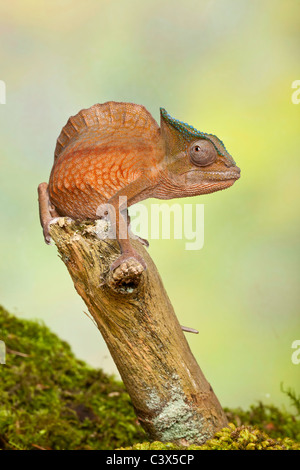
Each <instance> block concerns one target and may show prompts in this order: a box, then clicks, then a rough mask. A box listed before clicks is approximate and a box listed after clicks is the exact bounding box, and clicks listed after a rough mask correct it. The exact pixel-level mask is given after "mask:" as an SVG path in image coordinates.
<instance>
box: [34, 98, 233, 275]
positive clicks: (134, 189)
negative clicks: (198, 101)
mask: <svg viewBox="0 0 300 470" xmlns="http://www.w3.org/2000/svg"><path fill="white" fill-rule="evenodd" d="M160 111H161V127H159V126H158V124H157V122H156V121H155V120H154V119H153V117H152V116H151V114H150V113H149V112H148V111H147V110H146V108H145V107H144V106H141V105H137V104H134V103H117V102H114V101H109V102H108V103H104V104H95V105H94V106H92V107H91V108H89V109H83V110H81V111H80V112H79V113H78V114H76V116H73V117H70V119H69V120H68V122H67V124H66V125H65V127H63V129H62V131H61V134H60V136H59V137H58V139H57V144H56V149H55V156H54V164H53V168H52V171H51V175H50V180H49V184H47V183H41V184H40V185H39V187H38V194H39V208H40V220H41V225H42V227H43V233H44V237H45V241H46V243H50V234H49V224H50V222H51V221H52V220H53V218H55V217H63V216H68V217H71V218H73V219H76V220H96V219H99V218H101V217H102V216H103V215H104V214H102V209H101V207H102V205H103V204H107V203H108V204H110V205H111V207H113V208H114V209H115V226H116V235H117V239H118V242H119V245H120V248H121V255H120V257H119V258H118V259H117V260H116V261H115V262H114V263H113V264H112V266H111V269H112V270H113V269H115V268H116V267H118V266H119V265H120V264H121V263H122V262H123V261H126V260H127V259H128V258H132V257H134V258H136V259H137V260H138V261H139V262H140V263H141V264H142V265H143V266H144V267H145V268H146V265H145V262H144V260H143V259H142V258H141V256H140V255H139V254H138V253H137V252H136V251H135V250H134V248H133V247H132V245H131V243H130V239H129V237H128V231H127V225H126V235H127V236H126V237H124V234H123V235H122V237H120V234H119V227H120V225H121V222H122V220H121V218H122V217H123V215H122V211H123V214H124V211H127V207H129V206H131V205H132V204H135V203H137V202H139V201H142V200H144V199H147V198H158V199H173V198H179V197H187V196H196V195H199V194H207V193H212V192H214V191H219V190H221V189H226V188H229V187H230V186H232V184H233V183H234V182H235V181H236V180H237V179H238V178H239V177H240V169H239V168H238V167H237V166H236V164H235V161H234V160H233V158H232V157H231V156H230V155H229V153H228V152H227V150H226V148H225V146H224V144H223V142H222V141H221V140H220V139H218V137H216V136H214V135H212V134H206V133H204V132H200V131H197V130H196V129H194V128H193V127H192V126H189V125H188V124H186V123H183V122H180V121H178V120H176V119H174V118H172V117H171V116H170V115H169V114H168V113H167V112H166V111H165V109H163V108H161V110H160ZM121 196H126V198H127V199H126V198H122V199H121V200H122V201H123V200H124V199H126V201H127V205H126V204H124V203H123V202H122V204H123V205H122V204H121V205H120V203H119V198H120V197H121ZM123 225H124V220H123Z"/></svg>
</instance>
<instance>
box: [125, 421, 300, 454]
mask: <svg viewBox="0 0 300 470" xmlns="http://www.w3.org/2000/svg"><path fill="white" fill-rule="evenodd" d="M152 449H159V450H170V449H171V450H300V444H299V443H296V442H294V441H292V440H291V439H289V438H284V439H281V438H278V439H271V438H270V437H269V436H268V435H267V434H266V433H264V432H262V431H260V430H259V429H256V428H253V427H251V426H239V427H236V426H235V425H234V424H233V423H230V424H229V427H228V428H223V429H222V430H221V431H219V432H217V433H216V434H215V436H214V438H213V439H210V440H208V441H206V443H205V444H203V445H201V446H197V445H191V446H188V447H182V446H176V445H175V444H172V443H170V442H168V443H162V442H152V443H150V442H143V443H142V444H135V445H133V446H131V447H126V448H122V450H152Z"/></svg>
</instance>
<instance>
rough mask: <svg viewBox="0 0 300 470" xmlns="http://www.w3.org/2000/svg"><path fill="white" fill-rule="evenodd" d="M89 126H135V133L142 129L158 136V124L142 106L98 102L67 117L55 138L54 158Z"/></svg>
mask: <svg viewBox="0 0 300 470" xmlns="http://www.w3.org/2000/svg"><path fill="white" fill-rule="evenodd" d="M146 126H147V130H146ZM90 127H96V128H97V127H98V128H99V129H101V128H105V127H111V128H112V129H115V128H122V127H123V128H124V129H125V128H127V129H131V130H133V129H135V128H136V132H137V133H138V132H141V133H142V130H143V129H144V132H149V133H150V134H153V137H154V138H158V136H159V126H158V124H157V122H156V121H155V119H154V118H153V117H152V116H151V114H150V113H149V111H147V109H146V108H145V107H144V106H142V105H138V104H134V103H125V102H116V101H108V102H107V103H103V104H100V103H98V104H95V105H93V106H91V107H90V108H88V109H82V110H81V111H79V113H77V114H76V115H74V116H71V117H70V118H69V120H68V122H67V124H66V125H65V126H64V127H63V128H62V130H61V133H60V135H59V137H58V139H57V143H56V148H55V152H54V160H55V161H56V160H57V158H58V157H59V156H60V155H61V153H62V152H63V151H64V149H65V148H66V147H68V145H69V144H70V143H71V141H72V142H73V141H74V139H79V138H80V134H82V133H83V132H85V131H87V129H88V128H90ZM138 128H139V129H138Z"/></svg>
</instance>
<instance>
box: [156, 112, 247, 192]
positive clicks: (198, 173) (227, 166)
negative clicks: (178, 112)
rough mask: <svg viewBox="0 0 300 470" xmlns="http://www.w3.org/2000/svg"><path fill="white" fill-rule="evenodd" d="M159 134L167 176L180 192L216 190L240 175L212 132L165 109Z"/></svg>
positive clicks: (229, 183) (221, 143)
mask: <svg viewBox="0 0 300 470" xmlns="http://www.w3.org/2000/svg"><path fill="white" fill-rule="evenodd" d="M161 135H162V138H163V141H164V145H165V159H164V165H165V168H166V170H167V173H168V179H169V180H170V181H171V182H172V183H173V184H174V185H175V186H176V187H180V190H181V193H182V196H192V195H197V194H206V193H212V192H214V191H219V190H221V189H225V188H228V187H229V186H232V184H233V183H234V182H235V181H236V180H237V179H239V177H240V169H239V168H238V167H237V166H236V163H235V161H234V160H233V158H232V157H231V155H230V154H229V153H228V152H227V150H226V148H225V146H224V144H223V142H222V141H221V140H220V139H219V138H218V137H216V136H215V135H212V134H206V133H204V132H200V131H198V130H197V129H195V128H193V127H192V126H189V125H188V124H186V123H183V122H181V121H178V120H176V119H174V118H172V117H171V116H170V115H169V114H168V113H167V112H166V111H165V110H164V109H161Z"/></svg>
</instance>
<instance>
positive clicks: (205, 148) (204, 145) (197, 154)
mask: <svg viewBox="0 0 300 470" xmlns="http://www.w3.org/2000/svg"><path fill="white" fill-rule="evenodd" d="M189 154H190V160H191V162H192V163H193V164H194V165H196V166H208V165H211V164H212V163H214V161H216V159H217V151H216V149H215V147H214V146H213V144H212V143H211V142H208V141H207V140H204V139H203V140H198V141H197V142H194V143H193V144H192V145H191V146H190V149H189Z"/></svg>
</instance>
